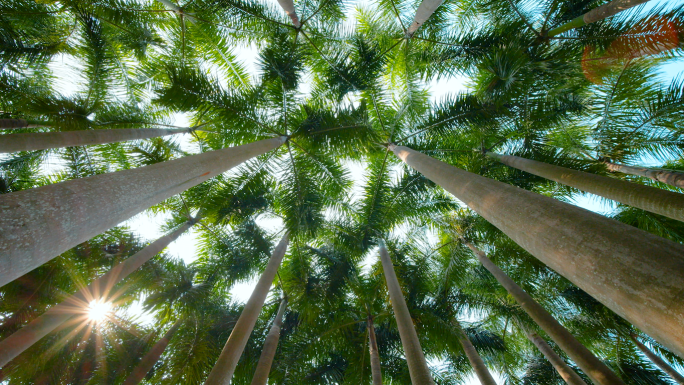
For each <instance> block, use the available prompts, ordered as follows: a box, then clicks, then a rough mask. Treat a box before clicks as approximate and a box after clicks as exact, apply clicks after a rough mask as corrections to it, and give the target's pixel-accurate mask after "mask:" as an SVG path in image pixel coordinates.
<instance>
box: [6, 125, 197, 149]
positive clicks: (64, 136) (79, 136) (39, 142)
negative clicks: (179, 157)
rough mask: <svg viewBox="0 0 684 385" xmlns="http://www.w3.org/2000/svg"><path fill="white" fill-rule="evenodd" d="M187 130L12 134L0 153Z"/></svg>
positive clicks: (169, 133)
mask: <svg viewBox="0 0 684 385" xmlns="http://www.w3.org/2000/svg"><path fill="white" fill-rule="evenodd" d="M187 132H190V130H189V129H186V128H182V129H161V128H139V129H136V128H126V129H114V130H80V131H63V132H37V133H26V134H9V135H3V136H2V140H1V141H0V153H3V152H4V153H11V152H19V151H35V150H45V149H49V148H61V147H73V146H87V145H91V144H105V143H114V142H123V141H127V140H136V139H148V138H156V137H160V136H167V135H174V134H182V133H187Z"/></svg>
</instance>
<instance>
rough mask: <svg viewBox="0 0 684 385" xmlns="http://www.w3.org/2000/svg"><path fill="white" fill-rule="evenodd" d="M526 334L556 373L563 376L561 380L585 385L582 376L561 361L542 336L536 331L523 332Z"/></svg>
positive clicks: (574, 384) (571, 383) (569, 383)
mask: <svg viewBox="0 0 684 385" xmlns="http://www.w3.org/2000/svg"><path fill="white" fill-rule="evenodd" d="M525 334H526V335H527V338H528V339H529V340H530V342H532V343H533V344H534V345H535V346H536V347H537V349H539V351H540V352H541V353H542V354H543V355H544V357H546V359H547V360H549V362H550V363H551V365H553V367H554V369H556V371H557V372H558V374H559V375H560V376H561V377H562V378H563V381H565V382H566V383H567V384H568V385H586V384H587V383H586V382H584V380H583V379H582V377H580V376H579V375H578V374H577V372H575V371H574V370H572V368H570V367H569V366H568V364H566V363H565V361H563V359H562V358H561V357H560V356H559V355H558V354H556V352H554V351H553V349H551V347H550V346H549V344H548V343H546V341H544V339H543V338H541V337H540V336H539V334H537V333H531V332H528V333H525Z"/></svg>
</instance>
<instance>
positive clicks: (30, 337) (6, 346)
mask: <svg viewBox="0 0 684 385" xmlns="http://www.w3.org/2000/svg"><path fill="white" fill-rule="evenodd" d="M193 223H194V221H190V222H187V223H185V224H183V225H182V226H181V227H179V228H178V229H177V230H175V231H173V232H172V233H170V234H167V235H165V236H163V237H161V238H159V239H157V240H156V241H154V242H152V243H151V244H149V245H148V246H146V247H145V248H143V249H142V250H140V251H138V252H137V253H135V254H134V255H133V256H131V257H130V258H128V259H126V260H125V261H123V262H121V263H119V264H118V265H116V266H114V267H112V269H111V270H109V271H108V272H107V273H106V274H104V275H103V276H101V277H100V278H97V279H96V280H94V281H93V282H92V283H91V284H90V285H88V286H86V287H85V288H83V289H81V290H80V291H79V292H78V293H76V294H73V295H71V296H70V297H69V298H67V299H65V300H64V301H62V302H60V303H59V304H57V305H55V306H53V307H51V308H50V309H49V310H48V311H46V312H45V313H44V314H42V315H40V316H39V317H37V318H35V319H34V320H33V321H31V322H29V323H28V324H27V325H26V326H24V327H23V328H21V329H19V330H17V331H16V332H14V333H13V334H12V335H10V336H9V337H7V338H5V339H4V340H2V341H0V367H3V366H5V365H6V364H7V363H8V362H10V361H11V360H12V359H14V357H16V356H18V355H19V354H21V353H22V352H23V351H24V350H26V349H28V348H29V347H31V345H33V344H35V343H36V342H38V341H39V340H40V339H41V338H43V337H44V336H46V335H47V334H48V333H50V332H51V331H53V330H55V329H56V328H58V327H59V326H60V325H62V324H63V323H65V322H66V321H68V320H69V319H70V318H71V317H73V316H74V315H77V314H83V312H84V309H85V308H86V307H87V306H88V304H89V303H90V301H91V300H93V299H101V298H106V299H108V300H112V298H111V297H110V296H109V292H110V291H111V289H112V288H113V287H114V285H116V284H117V283H118V282H119V281H121V280H122V279H124V278H126V277H127V276H128V275H130V274H131V273H132V272H134V271H135V270H137V269H138V268H139V267H140V266H142V265H143V264H144V263H145V262H147V261H149V260H150V259H151V258H152V257H154V256H155V255H157V254H159V253H160V252H161V251H162V250H164V249H165V248H166V247H167V246H168V245H169V244H171V242H173V241H175V240H176V239H178V237H180V236H181V235H182V234H183V233H185V232H186V231H187V230H188V229H189V228H190V227H191V226H192V225H193Z"/></svg>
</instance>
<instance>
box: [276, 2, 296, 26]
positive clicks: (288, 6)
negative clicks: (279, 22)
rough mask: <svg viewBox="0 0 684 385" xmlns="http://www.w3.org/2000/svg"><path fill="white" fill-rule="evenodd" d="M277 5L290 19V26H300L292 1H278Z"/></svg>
mask: <svg viewBox="0 0 684 385" xmlns="http://www.w3.org/2000/svg"><path fill="white" fill-rule="evenodd" d="M278 4H280V7H281V8H283V11H285V14H287V16H289V17H290V19H292V25H294V26H295V28H299V27H301V26H302V25H301V23H300V22H299V17H297V11H295V7H294V2H293V1H292V0H278Z"/></svg>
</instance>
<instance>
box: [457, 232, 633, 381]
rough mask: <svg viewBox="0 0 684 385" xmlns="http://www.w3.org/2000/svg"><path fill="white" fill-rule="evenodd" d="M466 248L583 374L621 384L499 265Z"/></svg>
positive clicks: (479, 251)
mask: <svg viewBox="0 0 684 385" xmlns="http://www.w3.org/2000/svg"><path fill="white" fill-rule="evenodd" d="M466 245H467V246H468V247H469V248H470V250H472V251H473V253H474V254H475V255H476V256H477V259H478V260H479V261H480V263H482V266H484V267H485V268H486V269H487V270H488V271H489V272H490V273H492V275H493V276H494V278H496V280H497V281H498V282H499V283H500V284H501V286H503V287H504V288H505V289H506V291H507V292H508V293H509V294H510V295H511V297H513V299H515V301H516V302H517V303H518V304H520V307H521V308H522V309H523V310H525V313H527V314H528V315H529V316H530V317H531V318H532V319H533V320H534V322H536V323H537V325H539V327H540V328H542V330H544V331H545V332H546V334H548V335H549V337H551V339H552V340H553V342H555V343H556V345H558V346H559V347H560V348H561V349H563V351H564V352H565V354H567V355H568V356H569V357H570V358H572V360H573V361H575V363H576V364H577V366H579V367H580V369H582V371H584V373H585V374H586V375H587V376H589V378H591V380H592V381H594V382H595V383H597V384H602V385H614V384H620V385H624V382H623V381H622V380H621V379H620V377H618V376H617V375H616V374H615V373H614V372H613V371H612V370H610V369H609V368H608V366H606V364H604V363H603V362H602V361H601V360H599V359H598V358H597V357H596V356H594V354H593V353H592V352H590V351H589V349H587V348H586V347H585V346H584V345H582V344H581V343H580V342H579V341H577V339H576V338H575V337H574V336H573V335H572V334H571V333H570V332H569V331H568V329H566V328H564V327H563V325H561V324H560V323H559V322H558V321H556V319H555V318H553V316H552V315H551V314H550V313H549V312H548V311H546V309H544V308H543V307H542V306H541V305H540V304H539V303H537V301H535V300H534V299H532V297H530V295H529V294H527V293H526V292H525V291H524V290H523V289H522V288H521V287H520V286H518V285H517V284H516V283H515V282H513V280H512V279H511V278H510V277H508V275H506V273H504V272H503V271H502V270H501V269H499V267H498V266H496V265H495V264H494V263H493V262H492V261H491V260H490V259H489V258H487V256H486V255H485V253H484V252H483V251H482V250H480V249H478V248H477V247H475V246H473V245H472V244H471V243H470V242H466Z"/></svg>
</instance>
